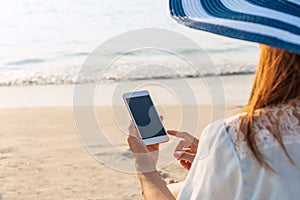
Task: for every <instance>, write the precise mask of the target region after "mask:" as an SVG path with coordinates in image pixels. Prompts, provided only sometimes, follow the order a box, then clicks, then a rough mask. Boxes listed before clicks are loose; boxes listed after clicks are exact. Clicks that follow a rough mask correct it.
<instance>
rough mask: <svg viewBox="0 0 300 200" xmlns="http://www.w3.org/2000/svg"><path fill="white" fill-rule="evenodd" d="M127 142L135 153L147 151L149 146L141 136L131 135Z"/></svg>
mask: <svg viewBox="0 0 300 200" xmlns="http://www.w3.org/2000/svg"><path fill="white" fill-rule="evenodd" d="M127 142H128V144H129V147H130V149H131V151H132V152H133V153H147V148H146V146H145V144H144V142H143V141H142V140H141V139H140V138H138V137H136V136H133V135H129V136H128V138H127Z"/></svg>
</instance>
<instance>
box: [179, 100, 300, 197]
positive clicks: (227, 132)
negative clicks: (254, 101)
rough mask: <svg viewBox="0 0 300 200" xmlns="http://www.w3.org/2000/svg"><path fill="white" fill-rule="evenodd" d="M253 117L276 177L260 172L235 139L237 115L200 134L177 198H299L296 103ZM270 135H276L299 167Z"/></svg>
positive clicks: (238, 138)
mask: <svg viewBox="0 0 300 200" xmlns="http://www.w3.org/2000/svg"><path fill="white" fill-rule="evenodd" d="M255 114H256V118H255V121H254V131H255V133H256V141H257V142H258V146H259V149H260V150H261V151H262V152H263V154H264V155H265V156H266V157H267V159H268V163H269V165H270V166H271V167H272V168H273V169H274V170H275V171H276V173H274V172H269V171H267V170H265V169H264V168H263V167H261V166H260V165H259V164H258V162H257V161H256V160H255V159H254V158H253V156H252V155H251V154H250V152H249V150H248V149H247V146H246V143H245V141H244V140H243V134H237V130H238V125H239V123H240V116H241V115H242V114H241V115H236V116H234V117H231V118H228V119H226V120H220V121H216V122H214V123H212V124H211V125H209V126H208V127H206V129H205V130H204V131H203V133H202V135H201V138H200V142H199V147H198V152H197V155H196V158H195V160H194V163H193V165H192V167H191V169H190V172H189V174H188V176H187V178H186V180H185V183H184V186H183V188H182V190H181V191H180V193H179V196H178V199H180V200H187V199H209V200H213V199H222V200H226V199H238V200H240V199H263V200H265V199H272V200H273V199H278V200H285V199H300V101H298V102H297V103H296V104H294V105H293V106H289V105H287V104H286V105H285V104H282V105H280V106H276V107H275V106H274V107H267V108H264V109H261V110H259V111H257V112H255ZM274 124H277V125H278V126H274ZM274 127H278V128H277V129H274ZM270 131H279V132H280V134H281V135H282V137H283V142H284V144H285V146H286V149H287V150H288V152H289V154H290V155H291V157H292V159H293V160H294V161H295V162H296V163H297V166H298V168H297V167H296V166H295V165H292V164H291V162H290V161H289V160H288V158H287V157H286V156H285V154H284V153H283V151H282V149H281V148H280V146H279V144H278V142H277V141H276V140H275V139H274V137H273V136H272V134H271V133H270Z"/></svg>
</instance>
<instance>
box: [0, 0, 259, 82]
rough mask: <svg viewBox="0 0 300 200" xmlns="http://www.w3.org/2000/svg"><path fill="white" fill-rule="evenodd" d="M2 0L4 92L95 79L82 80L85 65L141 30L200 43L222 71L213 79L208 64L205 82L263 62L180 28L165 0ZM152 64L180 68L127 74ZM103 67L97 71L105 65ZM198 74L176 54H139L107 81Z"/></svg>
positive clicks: (227, 42) (251, 48)
mask: <svg viewBox="0 0 300 200" xmlns="http://www.w3.org/2000/svg"><path fill="white" fill-rule="evenodd" d="M0 2H1V6H0V24H1V28H0V52H1V53H0V86H14V85H43V84H73V83H86V82H93V81H97V79H99V77H93V76H91V78H89V79H78V78H77V75H78V72H79V70H80V69H81V67H82V66H83V64H84V62H85V60H86V59H87V58H88V57H89V56H90V55H91V53H92V52H93V51H94V50H95V49H96V48H97V47H99V46H101V44H103V43H104V42H106V41H108V40H109V39H110V38H112V37H115V36H118V35H120V34H122V33H125V32H128V31H132V30H136V29H142V28H160V29H166V30H170V31H175V32H178V33H180V34H183V35H185V36H186V37H188V38H190V39H192V40H193V41H195V42H196V43H197V44H198V45H199V46H201V47H202V48H203V49H204V50H205V51H206V53H207V55H208V56H209V57H210V59H211V60H212V62H213V63H214V65H215V66H216V67H217V68H218V73H215V72H214V73H213V72H212V71H210V69H209V68H208V67H207V66H205V65H203V67H202V68H201V74H202V75H204V76H205V75H207V76H208V75H209V76H211V75H232V74H235V75H236V74H248V73H253V72H254V71H255V66H256V63H257V60H258V54H259V47H258V45H257V44H252V43H249V42H244V41H239V40H234V39H230V38H225V37H221V36H216V35H213V34H210V33H205V32H201V31H196V30H193V29H189V28H187V27H184V26H182V25H180V24H178V23H177V22H175V21H174V20H173V19H172V18H171V17H170V15H169V10H168V1H167V0H155V1H150V0H51V1H42V0H22V1H20V0H1V1H0ZM123 42H126V41H123ZM120 43H122V41H121V42H120ZM180 51H181V52H182V55H183V56H185V55H188V54H193V53H195V52H194V51H193V49H189V47H188V46H185V45H182V49H181V50H180ZM109 53H110V55H108V56H110V57H111V58H112V59H114V58H115V57H118V56H119V54H120V52H117V51H116V52H109ZM153 60H155V61H156V62H157V63H161V65H168V66H174V68H176V73H174V71H172V70H171V71H168V70H162V71H160V68H155V69H154V68H151V67H149V68H148V69H147V70H143V71H141V72H140V73H139V74H135V76H132V75H130V73H125V74H124V73H123V72H128V71H131V70H132V69H133V68H134V66H133V64H132V63H139V64H140V65H145V64H147V63H149V62H151V61H153ZM99 65H100V66H98V68H97V70H102V69H103V68H105V67H106V66H101V64H100V63H99ZM94 70H95V69H94ZM91 74H93V71H92V70H91ZM197 76H198V74H196V73H195V72H194V71H192V70H189V69H188V66H186V65H185V64H184V62H181V61H180V60H178V59H173V58H170V55H167V54H164V53H160V52H155V53H153V52H152V53H151V52H150V53H149V51H139V52H137V53H131V54H130V55H127V56H125V57H124V58H123V59H121V60H119V61H118V62H115V63H114V65H111V66H110V70H109V73H107V74H106V75H105V76H104V77H102V79H103V80H104V81H105V80H107V81H112V82H115V81H128V80H135V79H151V78H166V79H168V78H174V77H197Z"/></svg>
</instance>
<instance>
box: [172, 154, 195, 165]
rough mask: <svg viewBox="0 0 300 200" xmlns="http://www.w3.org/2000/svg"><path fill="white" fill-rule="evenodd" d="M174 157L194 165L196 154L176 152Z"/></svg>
mask: <svg viewBox="0 0 300 200" xmlns="http://www.w3.org/2000/svg"><path fill="white" fill-rule="evenodd" d="M174 157H175V158H177V160H185V161H188V162H190V163H192V162H193V161H194V158H195V154H192V153H189V152H186V151H175V152H174Z"/></svg>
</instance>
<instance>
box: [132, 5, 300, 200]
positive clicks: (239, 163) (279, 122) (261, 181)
mask: <svg viewBox="0 0 300 200" xmlns="http://www.w3.org/2000/svg"><path fill="white" fill-rule="evenodd" d="M170 9H171V14H172V15H173V17H174V18H175V19H176V20H178V21H179V22H180V23H183V24H185V25H187V26H189V27H192V28H196V29H200V30H205V31H208V32H212V33H217V34H220V35H224V36H229V37H233V38H237V39H243V40H248V41H253V42H257V43H261V45H260V47H261V56H260V61H259V65H258V69H257V71H256V76H255V80H254V84H253V88H252V91H251V94H250V98H249V102H248V104H247V105H246V106H245V108H244V109H243V110H242V111H241V112H240V114H237V115H235V116H233V117H230V118H228V119H225V120H219V121H217V122H214V123H212V124H210V125H209V126H208V127H207V128H205V130H204V131H203V132H202V134H201V138H200V140H199V141H198V140H197V139H196V138H193V137H192V136H190V135H189V134H187V133H183V132H178V131H168V133H169V134H170V135H173V136H176V137H180V138H183V141H182V142H181V143H180V144H179V145H178V147H177V148H176V150H175V154H174V155H176V156H177V158H178V159H179V160H181V164H182V165H183V166H184V167H185V168H187V169H189V170H190V171H189V174H188V176H187V178H186V180H185V182H184V183H183V184H182V185H180V188H179V189H180V192H179V194H178V197H177V193H176V190H172V189H169V188H168V187H167V185H166V184H165V183H164V181H163V180H162V179H161V178H160V176H159V174H158V172H157V171H156V170H155V169H156V161H157V153H153V152H156V151H158V144H157V145H151V146H145V145H144V144H143V142H142V141H141V139H140V138H138V137H136V136H134V135H135V134H136V132H135V129H134V127H133V125H131V126H130V129H129V131H130V133H131V134H130V136H129V137H128V143H129V145H130V148H131V150H132V152H133V153H134V155H143V156H135V158H136V167H137V170H138V172H139V173H138V177H139V179H140V181H141V184H142V188H143V192H144V197H145V199H175V198H176V197H177V198H178V199H298V198H299V196H300V189H299V188H300V153H299V152H300V3H299V1H297V0H286V1H284V0H281V1H279V0H265V1H254V0H239V1H232V0H222V1H220V0H201V1H200V0H171V1H170ZM186 148H188V151H181V150H184V149H186ZM178 151H179V152H180V153H179V154H178ZM141 153H142V154H141ZM145 166H146V167H145ZM149 169H153V170H149Z"/></svg>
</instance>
